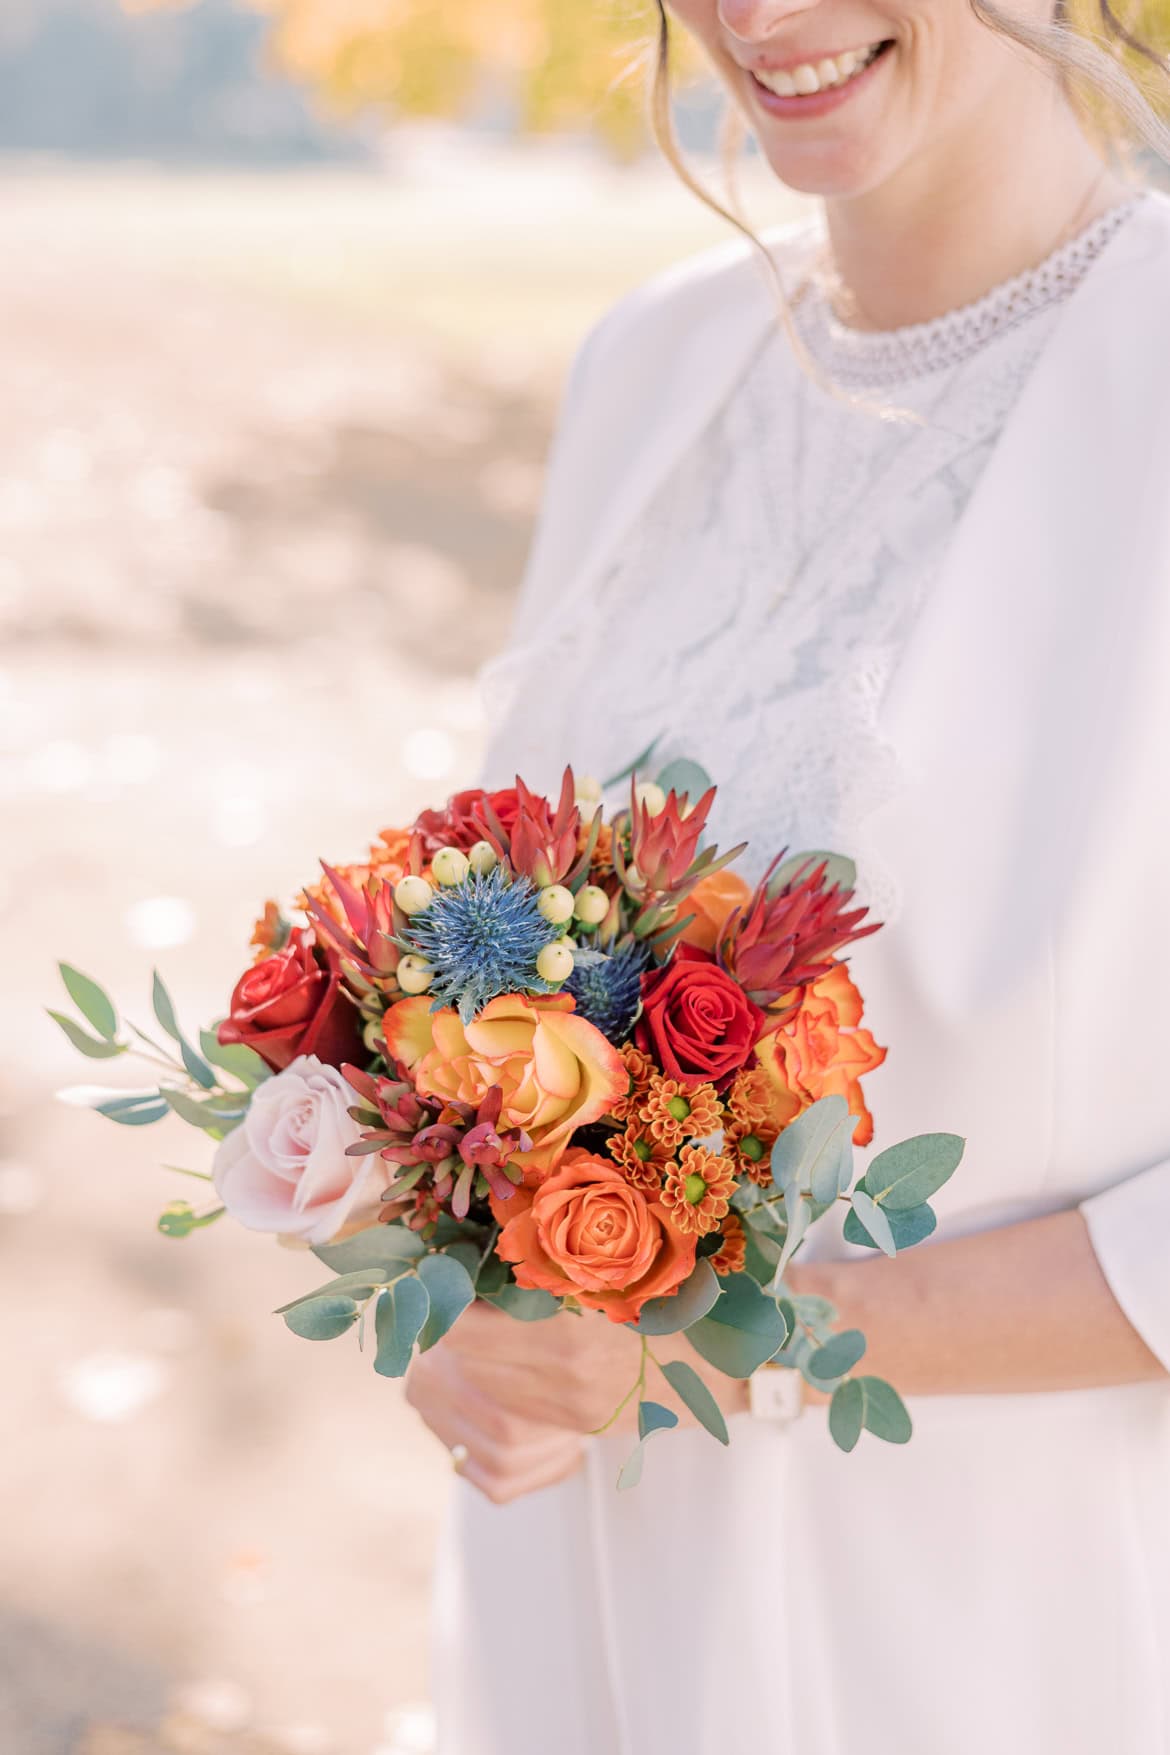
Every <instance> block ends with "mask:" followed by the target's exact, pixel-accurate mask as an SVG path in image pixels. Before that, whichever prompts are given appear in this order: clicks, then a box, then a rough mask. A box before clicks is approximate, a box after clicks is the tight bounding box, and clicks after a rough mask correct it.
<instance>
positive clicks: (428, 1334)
mask: <svg viewBox="0 0 1170 1755" xmlns="http://www.w3.org/2000/svg"><path fill="white" fill-rule="evenodd" d="M418 1277H419V1279H420V1280H421V1281H422V1283H423V1285H424V1286H425V1287H426V1289H427V1296H428V1298H429V1299H430V1301H431V1307H430V1313H429V1315H428V1316H427V1320H426V1325H425V1327H424V1328H423V1331H422V1333H421V1334H420V1336H419V1340H418V1344H419V1348H420V1350H421V1351H422V1352H424V1353H425V1352H426V1350H427V1348H428V1347H433V1346H434V1344H435V1342H436V1341H441V1340H442V1338H443V1336H444V1335H445V1334H446V1333H447V1331H448V1330H449V1329H451V1328H453V1327H454V1326H455V1324H456V1323H457V1322H458V1320H459V1318H460V1317H461V1316H462V1315H463V1312H464V1311H465V1310H466V1309H467V1306H468V1305H469V1304H473V1303H474V1302H475V1286H474V1284H473V1282H472V1279H471V1275H470V1274H469V1273H468V1272H467V1269H466V1268H465V1267H464V1266H463V1265H462V1263H460V1262H458V1261H456V1260H455V1258H454V1256H450V1255H424V1256H423V1258H422V1260H421V1261H420V1262H419V1264H418Z"/></svg>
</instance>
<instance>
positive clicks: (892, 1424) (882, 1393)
mask: <svg viewBox="0 0 1170 1755" xmlns="http://www.w3.org/2000/svg"><path fill="white" fill-rule="evenodd" d="M855 1381H856V1382H857V1383H859V1384H860V1385H861V1388H862V1391H863V1393H864V1395H865V1425H866V1429H867V1431H870V1432H872V1433H873V1435H874V1437H875V1438H881V1439H882V1440H884V1442H885V1443H886V1444H908V1443H909V1442H910V1439H911V1437H912V1436H913V1432H914V1426H913V1423H912V1421H911V1419H910V1415H909V1413H908V1412H907V1409H906V1404H905V1402H904V1401H903V1400H902V1398H901V1396H900V1395H899V1394H898V1392H897V1390H896V1389H895V1388H894V1386H893V1384H892V1383H887V1382H886V1381H885V1379H884V1378H883V1377H858V1378H856V1379H855Z"/></svg>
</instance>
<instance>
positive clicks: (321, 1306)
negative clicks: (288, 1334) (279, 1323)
mask: <svg viewBox="0 0 1170 1755" xmlns="http://www.w3.org/2000/svg"><path fill="white" fill-rule="evenodd" d="M357 1319H358V1306H357V1304H356V1303H355V1302H354V1300H353V1299H352V1298H346V1297H342V1296H335V1297H329V1298H313V1299H310V1300H306V1301H305V1302H304V1303H302V1304H297V1305H294V1306H293V1307H292V1308H291V1309H290V1310H289V1312H288V1314H287V1315H286V1316H285V1319H284V1320H285V1322H286V1323H287V1324H288V1326H289V1328H291V1330H292V1332H293V1334H295V1335H300V1337H301V1339H302V1340H306V1341H335V1340H336V1339H337V1338H338V1336H339V1335H343V1334H345V1333H346V1332H347V1331H348V1330H349V1329H351V1328H352V1327H353V1325H354V1323H355V1322H356V1321H357Z"/></svg>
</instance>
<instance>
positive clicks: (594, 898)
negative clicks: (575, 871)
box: [573, 884, 609, 926]
mask: <svg viewBox="0 0 1170 1755" xmlns="http://www.w3.org/2000/svg"><path fill="white" fill-rule="evenodd" d="M573 913H574V914H575V915H576V916H577V919H578V920H579V921H580V922H581V924H582V926H600V925H601V922H602V921H603V920H604V919H605V917H606V915H607V914H608V913H609V897H608V896H607V895H606V893H605V891H604V890H603V889H601V887H600V886H599V885H598V884H586V885H585V886H584V888H583V889H580V890H578V891H577V898H576V901H575V902H574V904H573Z"/></svg>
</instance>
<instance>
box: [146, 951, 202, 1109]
mask: <svg viewBox="0 0 1170 1755" xmlns="http://www.w3.org/2000/svg"><path fill="white" fill-rule="evenodd" d="M153 1000H154V1015H155V1017H156V1018H157V1019H158V1021H159V1023H160V1024H161V1025H162V1027H163V1029H164V1030H165V1031H166V1033H167V1035H168V1036H169V1037H170V1038H171V1040H172V1042H177V1043H178V1046H179V1053H180V1054H181V1055H182V1057H183V1065H184V1066H185V1067H186V1069H187V1071H188V1072H189V1073H190V1075H191V1077H192V1078H193V1079H194V1080H195V1083H196V1084H197V1085H202V1086H203V1089H204V1090H205V1091H213V1090H214V1089H215V1083H216V1080H215V1074H214V1073H213V1072H212V1070H211V1068H210V1067H209V1066H208V1064H207V1062H206V1061H205V1060H204V1058H203V1056H202V1055H201V1054H196V1052H195V1050H194V1049H193V1048H192V1046H191V1044H190V1043H189V1042H188V1040H187V1038H186V1037H185V1036H184V1034H183V1032H182V1030H180V1028H179V1022H178V1019H177V1018H176V1016H175V1008H174V1005H173V1004H172V1001H171V996H170V994H169V993H168V992H167V990H166V987H165V986H164V984H163V979H162V976H161V975H160V974H159V972H158V970H157V969H156V970H155V972H154V993H153Z"/></svg>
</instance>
